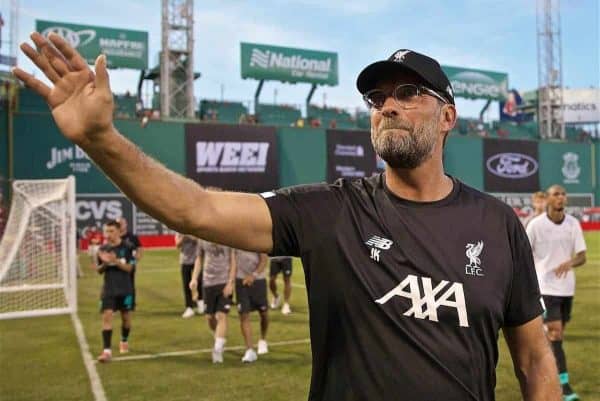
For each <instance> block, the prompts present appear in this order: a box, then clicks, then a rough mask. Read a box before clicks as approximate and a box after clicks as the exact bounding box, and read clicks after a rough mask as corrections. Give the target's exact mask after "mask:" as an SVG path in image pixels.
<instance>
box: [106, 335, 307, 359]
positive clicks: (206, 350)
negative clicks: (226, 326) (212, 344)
mask: <svg viewBox="0 0 600 401" xmlns="http://www.w3.org/2000/svg"><path fill="white" fill-rule="evenodd" d="M294 344H310V339H308V338H305V339H303V340H289V341H279V342H274V343H269V347H277V346H282V345H294ZM244 349H246V347H245V346H243V345H236V346H233V347H225V351H242V350H244ZM210 352H212V348H204V349H192V350H185V351H171V352H159V353H157V354H142V355H132V356H120V357H116V358H113V359H112V362H128V361H139V360H143V359H157V358H165V357H171V356H185V355H193V354H207V353H210Z"/></svg>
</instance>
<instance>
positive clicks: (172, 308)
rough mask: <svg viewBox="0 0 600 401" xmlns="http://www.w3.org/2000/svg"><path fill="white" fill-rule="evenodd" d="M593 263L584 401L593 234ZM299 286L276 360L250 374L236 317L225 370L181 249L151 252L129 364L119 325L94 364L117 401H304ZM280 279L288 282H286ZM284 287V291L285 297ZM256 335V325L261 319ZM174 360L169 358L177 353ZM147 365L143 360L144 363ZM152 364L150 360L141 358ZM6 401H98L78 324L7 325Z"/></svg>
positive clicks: (598, 296)
mask: <svg viewBox="0 0 600 401" xmlns="http://www.w3.org/2000/svg"><path fill="white" fill-rule="evenodd" d="M586 240H587V244H588V263H587V264H586V265H585V266H583V267H582V268H579V269H578V270H577V292H576V298H575V302H574V310H573V320H572V323H571V324H570V325H569V326H568V328H567V335H566V339H565V350H566V354H567V362H568V365H569V372H570V376H571V382H572V385H573V387H574V389H575V390H576V391H577V392H578V393H579V395H580V396H581V397H582V400H584V401H594V400H595V401H600V380H599V379H598V377H599V376H598V372H600V313H599V310H600V233H599V232H596V233H588V234H587V235H586ZM80 260H81V263H82V268H83V270H84V272H85V276H84V277H82V278H80V279H79V317H80V319H81V321H82V323H83V327H84V330H85V335H86V337H87V341H88V343H89V345H90V349H91V351H92V356H93V357H95V356H96V355H97V354H98V352H99V351H100V348H101V338H100V330H101V326H100V314H99V313H98V295H99V291H100V285H101V277H100V276H98V275H97V274H95V273H94V272H92V271H91V270H90V269H89V268H88V264H89V261H88V258H87V255H81V256H80ZM294 263H295V265H294V274H293V278H292V281H293V283H294V284H295V286H294V288H293V293H292V308H293V314H292V315H290V316H283V315H282V314H281V313H280V312H279V311H271V312H270V316H271V327H270V331H269V342H270V344H271V347H270V353H269V354H268V355H266V356H263V357H261V358H259V360H258V361H257V362H256V363H254V364H250V365H246V364H242V363H241V362H240V359H241V357H242V353H243V350H242V349H241V347H240V346H241V345H242V344H243V341H242V337H241V334H240V329H239V323H238V319H237V313H236V312H232V313H231V314H230V318H229V336H228V342H227V347H231V348H233V349H231V350H228V351H227V352H226V353H225V363H224V364H223V365H219V366H214V365H213V364H212V363H211V361H210V353H208V352H207V349H209V348H210V347H211V346H212V338H211V334H210V332H209V330H208V328H207V325H206V322H205V320H204V317H202V316H196V317H193V318H191V319H186V320H184V319H182V318H181V317H180V315H181V313H182V311H183V300H182V298H183V296H182V291H181V278H180V272H179V265H178V259H177V252H176V251H174V250H155V251H147V252H146V253H145V257H144V259H143V260H142V261H141V262H140V268H139V271H138V274H137V276H136V284H137V294H138V311H137V312H136V313H135V316H134V320H133V329H132V333H131V337H130V344H131V345H130V347H131V352H130V354H128V358H130V359H119V354H118V350H116V348H117V347H115V345H118V340H119V334H120V322H119V319H118V316H115V318H116V320H115V322H116V324H115V325H114V329H115V330H114V334H113V355H114V356H115V357H116V358H115V359H116V360H115V361H113V362H112V363H110V364H108V365H99V364H98V365H96V367H97V369H98V373H99V376H100V379H101V381H102V384H103V386H104V390H105V393H106V396H107V399H108V400H109V401H124V400H132V401H135V400H140V401H141V400H152V401H183V400H194V401H202V400H207V401H208V400H210V401H227V400H236V401H238V400H249V401H253V400H256V401H259V400H260V401H263V400H270V401H271V400H273V401H277V400H282V401H283V400H286V401H294V400H302V401H303V400H306V399H307V394H308V385H309V380H310V365H311V358H310V344H309V342H308V308H307V302H306V294H305V290H304V289H303V288H302V286H303V284H304V277H303V275H302V269H301V265H300V262H299V261H298V260H295V262H294ZM280 280H281V279H280ZM281 286H282V283H281V281H280V282H279V287H280V288H281ZM253 329H254V334H255V336H256V335H257V334H258V319H257V316H254V318H253ZM499 342H500V360H499V363H498V369H497V387H496V399H497V400H498V401H514V400H520V399H521V398H520V392H519V390H518V384H517V382H516V379H515V377H514V374H513V371H512V363H511V362H510V356H509V354H508V350H507V348H506V345H505V343H504V340H503V339H502V338H500V340H499ZM169 353H170V354H169ZM136 358H139V359H136ZM141 358H144V359H141ZM0 367H2V369H0V400H2V401H16V400H19V401H29V400H31V401H46V400H47V401H50V400H57V401H58V400H60V401H69V400H72V401H80V400H93V395H92V392H91V390H90V384H89V379H88V376H87V372H86V369H85V366H84V364H83V361H82V357H81V353H80V349H79V346H78V343H77V338H76V336H75V331H74V329H73V325H72V323H71V320H70V318H69V317H68V316H56V317H43V318H31V319H17V320H6V321H0Z"/></svg>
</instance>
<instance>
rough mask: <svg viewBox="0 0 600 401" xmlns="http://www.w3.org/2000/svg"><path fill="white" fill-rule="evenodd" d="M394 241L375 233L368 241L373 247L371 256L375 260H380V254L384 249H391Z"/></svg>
mask: <svg viewBox="0 0 600 401" xmlns="http://www.w3.org/2000/svg"><path fill="white" fill-rule="evenodd" d="M393 243H394V242H393V241H392V240H389V239H387V238H383V237H380V236H378V235H373V236H372V237H371V238H369V240H368V241H367V242H365V244H366V245H368V246H370V247H371V255H370V256H369V257H370V258H371V259H373V260H374V261H375V262H379V255H380V253H381V251H382V250H384V251H387V250H388V249H390V247H391V246H392V244H393Z"/></svg>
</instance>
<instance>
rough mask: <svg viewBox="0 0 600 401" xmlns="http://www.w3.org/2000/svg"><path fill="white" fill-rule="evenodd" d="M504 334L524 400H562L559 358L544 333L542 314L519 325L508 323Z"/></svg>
mask: <svg viewBox="0 0 600 401" xmlns="http://www.w3.org/2000/svg"><path fill="white" fill-rule="evenodd" d="M504 338H505V339H506V343H507V344H508V348H509V349H510V354H511V356H512V360H513V365H514V369H515V375H516V376H517V379H518V380H519V384H520V385H521V393H522V394H523V400H524V401H561V400H562V392H561V390H560V385H559V383H558V372H557V370H556V362H555V361H554V355H553V354H552V350H551V349H550V345H549V344H548V340H546V336H545V334H544V329H543V326H542V318H541V317H537V318H535V319H533V320H531V321H529V322H527V323H525V324H523V325H520V326H516V327H505V328H504Z"/></svg>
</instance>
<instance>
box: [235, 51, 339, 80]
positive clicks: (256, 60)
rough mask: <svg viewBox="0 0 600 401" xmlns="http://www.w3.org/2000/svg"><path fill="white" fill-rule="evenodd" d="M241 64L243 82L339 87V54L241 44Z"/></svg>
mask: <svg viewBox="0 0 600 401" xmlns="http://www.w3.org/2000/svg"><path fill="white" fill-rule="evenodd" d="M241 60H242V63H241V65H242V78H244V79H245V78H254V79H266V80H271V81H282V82H291V83H296V82H307V83H312V84H320V85H331V86H334V85H337V84H338V56H337V53H332V52H323V51H316V50H307V49H295V48H291V47H281V46H271V45H261V44H256V43H242V44H241Z"/></svg>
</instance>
